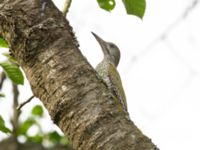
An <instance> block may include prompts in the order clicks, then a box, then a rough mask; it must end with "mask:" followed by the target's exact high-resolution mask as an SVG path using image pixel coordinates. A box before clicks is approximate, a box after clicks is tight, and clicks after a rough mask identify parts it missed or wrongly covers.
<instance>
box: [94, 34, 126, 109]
mask: <svg viewBox="0 0 200 150" xmlns="http://www.w3.org/2000/svg"><path fill="white" fill-rule="evenodd" d="M92 34H93V35H94V37H95V38H96V40H97V41H98V43H99V44H100V46H101V49H102V51H103V54H104V58H103V60H102V61H101V62H100V63H99V64H98V65H97V67H96V71H97V73H98V74H99V76H100V77H101V78H102V79H103V80H104V82H105V83H106V85H107V86H108V88H109V89H110V91H111V92H112V94H113V95H114V96H116V98H117V99H119V100H120V103H121V105H122V107H123V110H125V111H127V103H126V96H125V93H124V89H123V86H122V82H121V78H120V75H119V73H118V71H117V66H118V64H119V60H120V50H119V48H118V47H117V46H116V45H115V44H113V43H111V42H106V41H104V40H103V39H102V38H100V37H99V36H98V35H96V34H95V33H93V32H92Z"/></svg>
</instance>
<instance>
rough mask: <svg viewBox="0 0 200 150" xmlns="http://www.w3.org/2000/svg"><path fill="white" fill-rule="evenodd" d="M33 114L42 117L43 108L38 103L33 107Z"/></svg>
mask: <svg viewBox="0 0 200 150" xmlns="http://www.w3.org/2000/svg"><path fill="white" fill-rule="evenodd" d="M32 114H33V115H35V116H38V117H41V116H42V115H43V108H42V106H40V105H36V106H35V107H33V109H32Z"/></svg>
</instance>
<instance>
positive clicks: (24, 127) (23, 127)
mask: <svg viewBox="0 0 200 150" xmlns="http://www.w3.org/2000/svg"><path fill="white" fill-rule="evenodd" d="M34 124H36V121H35V120H34V119H31V118H30V119H27V120H25V121H24V122H23V123H22V124H21V125H20V126H19V129H18V135H26V133H27V131H28V129H29V128H30V127H31V126H32V125H34Z"/></svg>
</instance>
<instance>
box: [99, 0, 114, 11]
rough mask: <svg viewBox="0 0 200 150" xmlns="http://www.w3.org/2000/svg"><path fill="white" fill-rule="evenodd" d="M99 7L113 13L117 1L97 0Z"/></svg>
mask: <svg viewBox="0 0 200 150" xmlns="http://www.w3.org/2000/svg"><path fill="white" fill-rule="evenodd" d="M97 2H98V4H99V7H100V8H102V9H104V10H107V11H111V10H113V9H114V8H115V0H97Z"/></svg>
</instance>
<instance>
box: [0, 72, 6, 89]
mask: <svg viewBox="0 0 200 150" xmlns="http://www.w3.org/2000/svg"><path fill="white" fill-rule="evenodd" d="M5 79H6V74H5V73H4V72H2V73H1V75H0V90H1V89H2V87H3V83H4V81H5Z"/></svg>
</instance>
